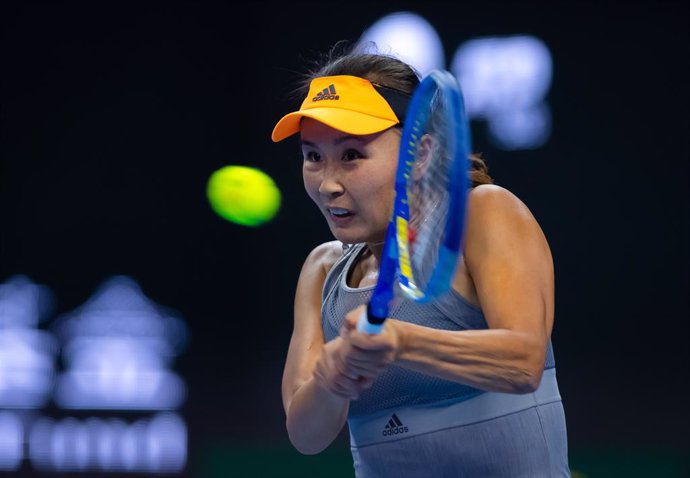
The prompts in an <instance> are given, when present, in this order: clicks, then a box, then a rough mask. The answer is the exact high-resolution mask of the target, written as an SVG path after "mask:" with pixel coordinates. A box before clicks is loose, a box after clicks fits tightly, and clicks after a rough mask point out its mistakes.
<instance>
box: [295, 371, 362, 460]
mask: <svg viewBox="0 0 690 478" xmlns="http://www.w3.org/2000/svg"><path fill="white" fill-rule="evenodd" d="M349 404H350V401H349V400H348V399H347V398H342V397H339V396H337V395H335V394H333V393H332V392H330V391H328V390H327V389H325V388H323V387H322V386H320V385H319V384H318V383H317V382H316V381H315V380H314V378H313V377H312V378H310V379H309V380H307V381H306V382H305V383H304V384H303V385H302V386H300V388H299V389H298V390H297V392H295V394H294V396H293V397H292V400H291V402H290V405H289V406H288V410H287V431H288V435H289V437H290V442H291V443H292V444H293V446H294V447H295V448H296V449H297V450H298V451H299V452H300V453H303V454H305V455H313V454H316V453H319V452H321V451H323V450H324V449H326V448H327V447H328V446H329V445H330V444H331V443H332V442H333V440H335V439H336V437H337V436H338V434H339V433H340V431H341V430H342V428H343V425H344V424H345V422H346V420H347V412H348V409H349Z"/></svg>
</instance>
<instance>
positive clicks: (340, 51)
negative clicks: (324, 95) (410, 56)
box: [297, 41, 494, 187]
mask: <svg viewBox="0 0 690 478" xmlns="http://www.w3.org/2000/svg"><path fill="white" fill-rule="evenodd" d="M336 75H351V76H357V77H360V78H364V79H366V80H369V81H370V82H372V83H375V84H377V85H381V86H384V87H387V88H392V89H394V90H398V91H401V92H403V93H406V94H408V95H412V93H413V92H414V90H415V88H416V87H417V85H419V82H420V77H421V75H420V74H419V72H418V71H417V70H415V69H414V67H412V66H411V65H408V64H407V63H405V62H404V61H402V60H400V59H398V58H396V57H395V56H393V55H388V54H384V53H379V52H376V46H375V44H371V43H370V44H366V45H363V46H361V45H360V46H354V47H353V46H350V45H349V44H348V43H347V42H345V41H341V42H338V43H336V44H335V45H334V46H333V47H331V49H330V50H329V51H328V52H327V53H326V54H325V55H322V56H321V57H320V58H319V59H317V60H316V61H315V62H314V66H313V67H312V68H311V69H309V70H308V71H307V73H306V74H305V75H304V77H303V79H302V80H301V82H300V84H299V87H298V90H297V93H298V94H299V97H300V99H302V98H304V97H305V95H306V94H307V93H308V92H309V85H310V83H311V81H312V80H313V79H314V78H319V77H322V76H336ZM470 162H471V165H472V170H471V171H470V181H471V182H472V187H475V186H479V185H480V184H492V183H493V182H494V181H493V179H492V178H491V176H490V175H489V170H488V167H487V165H486V162H485V161H484V159H483V158H482V157H481V155H480V154H478V153H472V154H471V155H470Z"/></svg>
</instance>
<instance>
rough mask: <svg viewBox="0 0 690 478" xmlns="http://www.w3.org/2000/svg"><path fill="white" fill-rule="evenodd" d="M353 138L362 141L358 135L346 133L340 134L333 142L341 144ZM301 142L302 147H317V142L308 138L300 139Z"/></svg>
mask: <svg viewBox="0 0 690 478" xmlns="http://www.w3.org/2000/svg"><path fill="white" fill-rule="evenodd" d="M351 139H354V140H356V141H361V140H360V139H359V138H357V136H354V135H351V134H348V135H344V136H338V137H337V138H335V141H333V143H334V144H335V145H339V144H342V143H344V142H346V141H349V140H351ZM299 144H300V147H301V146H310V147H312V148H316V143H313V142H311V141H306V140H303V139H300V140H299Z"/></svg>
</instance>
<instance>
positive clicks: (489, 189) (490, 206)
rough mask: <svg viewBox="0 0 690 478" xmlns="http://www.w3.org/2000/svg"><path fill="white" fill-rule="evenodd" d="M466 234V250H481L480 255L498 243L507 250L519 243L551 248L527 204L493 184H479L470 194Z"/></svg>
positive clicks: (514, 247)
mask: <svg viewBox="0 0 690 478" xmlns="http://www.w3.org/2000/svg"><path fill="white" fill-rule="evenodd" d="M465 235H466V243H465V252H472V251H473V252H475V253H477V252H478V253H479V256H478V257H482V256H483V253H484V252H486V248H487V247H490V246H492V245H493V246H495V245H497V244H503V246H505V247H506V248H507V250H509V249H511V248H512V249H516V248H517V247H518V244H521V245H527V244H533V245H536V244H541V245H542V247H543V248H544V250H546V249H548V245H547V243H546V237H545V236H544V232H543V231H542V229H541V226H540V225H539V224H538V222H537V220H536V218H535V217H534V216H533V215H532V212H531V211H530V210H529V208H528V207H527V205H526V204H525V203H524V202H523V201H522V200H521V199H520V198H518V197H517V196H516V195H515V194H513V193H512V192H511V191H509V190H508V189H506V188H503V187H501V186H496V185H493V184H483V185H481V186H477V187H475V188H474V189H472V191H471V192H470V193H469V197H468V202H467V229H466V233H465ZM474 255H475V259H476V258H477V254H474Z"/></svg>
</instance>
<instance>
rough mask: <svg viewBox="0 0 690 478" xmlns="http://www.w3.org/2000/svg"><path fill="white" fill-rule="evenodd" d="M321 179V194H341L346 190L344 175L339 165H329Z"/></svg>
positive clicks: (330, 195)
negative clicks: (338, 168) (339, 169)
mask: <svg viewBox="0 0 690 478" xmlns="http://www.w3.org/2000/svg"><path fill="white" fill-rule="evenodd" d="M322 173H323V174H322V175H321V181H320V183H319V194H321V195H322V196H328V197H333V196H340V195H341V194H343V192H345V187H344V186H343V182H342V177H341V175H340V173H339V171H338V170H337V167H334V166H332V165H328V166H326V167H325V168H324V169H323V172H322Z"/></svg>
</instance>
